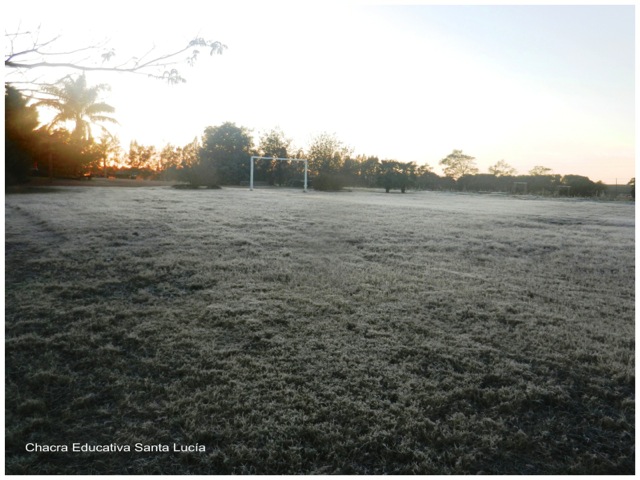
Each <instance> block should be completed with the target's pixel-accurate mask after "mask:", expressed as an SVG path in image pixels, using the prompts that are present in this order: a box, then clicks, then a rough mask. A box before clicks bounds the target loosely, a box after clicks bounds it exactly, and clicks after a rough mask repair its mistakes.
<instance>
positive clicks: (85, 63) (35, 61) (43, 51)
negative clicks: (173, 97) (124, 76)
mask: <svg viewBox="0 0 640 480" xmlns="http://www.w3.org/2000/svg"><path fill="white" fill-rule="evenodd" d="M60 38H61V37H60V36H56V37H53V38H48V39H45V40H42V39H41V33H40V28H39V27H38V28H37V29H36V30H34V31H16V32H11V33H5V45H6V48H5V56H4V66H5V71H6V72H7V77H8V76H11V78H10V79H8V80H7V78H6V77H5V81H8V83H12V84H15V85H14V86H16V87H18V88H19V89H24V90H25V91H28V92H31V93H36V91H34V89H33V88H34V87H37V86H38V83H39V82H40V81H41V80H37V79H38V78H39V77H41V76H42V72H43V71H57V72H66V73H69V72H72V71H82V72H87V71H102V72H117V73H129V74H135V75H144V76H147V77H151V78H156V79H161V80H165V81H167V82H168V83H171V84H176V83H184V82H185V81H186V80H185V78H184V77H183V76H182V75H181V74H180V72H179V71H178V70H177V68H176V67H177V66H179V65H181V64H184V63H187V64H188V65H190V66H193V65H194V64H195V62H196V61H197V59H198V57H199V55H200V50H201V49H206V50H209V54H210V55H214V54H218V55H219V54H222V53H223V52H224V50H226V48H227V46H226V45H224V44H223V43H221V42H219V41H212V40H205V39H204V38H203V37H200V36H198V37H195V38H193V39H192V40H191V41H189V42H188V43H187V44H186V45H184V46H183V47H181V48H176V49H174V50H170V51H157V50H156V48H155V47H152V48H151V49H149V50H148V51H147V52H146V53H142V54H140V55H131V56H130V57H128V58H122V57H121V56H119V55H118V54H117V52H116V51H115V49H113V48H112V47H110V46H109V42H108V41H107V42H103V43H98V44H92V45H86V46H83V47H79V48H76V49H73V50H60V49H58V48H57V42H58V41H59V40H60Z"/></svg>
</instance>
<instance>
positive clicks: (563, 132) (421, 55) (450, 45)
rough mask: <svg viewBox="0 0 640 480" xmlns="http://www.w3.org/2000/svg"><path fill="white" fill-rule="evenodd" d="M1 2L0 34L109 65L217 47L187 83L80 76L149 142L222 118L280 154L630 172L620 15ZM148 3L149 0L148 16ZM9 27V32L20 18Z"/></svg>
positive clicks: (526, 9)
mask: <svg viewBox="0 0 640 480" xmlns="http://www.w3.org/2000/svg"><path fill="white" fill-rule="evenodd" d="M12 3H13V4H12V5H9V6H4V7H3V10H5V16H6V18H5V20H4V22H5V24H6V25H5V31H15V29H16V28H17V27H16V26H17V25H18V24H20V27H19V28H21V29H23V30H24V29H26V28H29V29H30V28H33V27H34V26H36V25H40V26H41V27H40V28H41V38H46V35H55V34H61V38H60V40H59V41H58V44H59V45H60V47H61V48H62V47H64V46H66V45H71V46H75V47H78V46H84V45H87V44H90V43H92V42H95V41H98V40H104V39H109V40H110V44H109V45H110V46H112V47H113V48H114V49H115V51H116V54H117V58H122V59H125V58H129V57H131V56H136V55H142V54H144V53H145V52H146V51H148V50H149V49H150V48H152V47H154V46H155V48H156V49H157V51H161V50H163V49H165V50H170V49H172V48H173V49H175V48H178V47H181V46H182V45H184V44H186V43H187V42H188V41H189V40H190V39H191V38H193V37H195V36H196V35H198V36H202V37H204V38H207V39H210V40H219V41H221V42H223V43H224V44H226V45H227V46H228V48H227V50H226V51H225V52H224V54H223V55H221V56H213V57H210V56H209V55H208V54H204V53H203V55H202V56H201V58H200V59H199V60H198V62H197V64H196V66H195V67H189V66H187V65H184V66H181V67H180V72H181V73H182V74H183V76H185V77H186V78H187V83H186V84H181V85H167V84H165V83H163V82H159V81H155V80H152V79H149V78H142V77H134V76H131V75H122V74H118V75H114V74H109V75H105V74H98V73H94V72H91V73H89V74H87V79H88V81H89V83H90V84H94V83H104V82H106V83H109V84H110V85H111V91H110V92H109V93H107V94H105V97H104V100H105V101H106V102H107V103H109V104H111V105H113V106H114V107H115V108H116V113H115V116H116V118H117V119H118V121H119V126H117V127H110V130H112V131H113V133H116V134H117V135H118V137H119V139H120V141H121V143H122V145H123V147H124V148H125V149H126V148H128V144H129V142H130V141H131V140H134V139H135V140H137V141H138V142H139V143H142V144H145V145H149V144H153V145H156V146H158V147H159V148H161V147H162V146H164V145H166V144H167V143H171V144H173V145H185V144H187V143H189V142H191V141H192V140H193V139H194V138H195V137H201V136H202V134H203V132H204V129H205V128H206V127H207V126H216V125H220V124H222V123H224V122H227V121H230V122H234V123H235V124H236V125H238V126H242V127H246V128H248V129H250V130H251V131H252V133H253V135H254V137H255V140H256V143H257V142H258V139H259V137H260V135H262V134H264V133H266V132H267V131H269V130H271V129H273V128H280V129H281V130H282V131H283V132H284V133H285V135H286V136H287V137H288V138H290V139H291V140H292V142H293V145H294V146H295V147H300V148H303V149H304V148H305V147H307V146H308V145H309V144H310V143H311V142H312V140H313V138H314V137H315V136H317V135H319V134H321V133H330V134H334V135H335V136H336V137H337V138H338V139H339V140H341V141H342V142H344V144H345V145H347V146H349V147H350V148H351V149H352V151H353V154H354V155H357V154H364V155H375V156H377V157H378V158H380V159H396V160H400V161H405V162H409V161H413V162H416V163H418V164H421V165H422V164H428V165H430V166H431V167H432V168H433V170H434V171H435V172H436V173H439V174H441V173H442V169H441V168H440V166H439V161H440V160H442V159H443V158H445V157H446V156H447V155H448V154H449V153H451V152H452V151H453V150H454V149H455V150H462V151H463V152H464V153H465V154H468V155H471V156H473V157H475V158H476V163H477V166H478V167H479V169H480V172H481V173H487V171H488V168H489V167H490V166H491V165H494V164H495V163H497V162H498V161H499V160H505V161H506V162H507V163H509V164H510V165H512V166H513V167H514V168H516V170H517V171H518V173H520V174H526V173H527V172H528V171H529V170H531V169H532V168H533V167H534V166H537V165H542V166H545V167H548V168H551V169H552V171H553V173H558V174H563V175H564V174H578V175H585V176H588V177H589V178H591V179H592V180H602V181H604V182H605V183H614V182H616V181H617V182H618V183H626V182H627V181H628V180H629V179H630V178H631V177H634V176H635V150H636V146H635V7H634V6H633V4H629V5H622V6H559V5H545V6H543V5H534V6H520V5H495V6H476V5H466V6H436V5H428V4H410V5H398V4H394V3H390V4H387V5H385V4H382V3H362V2H360V3H353V2H340V3H338V2H331V1H325V2H322V3H317V2H296V3H290V2H271V1H263V2H259V3H258V2H248V1H243V0H235V1H233V2H222V1H208V2H196V1H191V0H183V1H181V2H158V3H154V4H153V5H154V7H153V8H148V5H149V3H148V2H129V3H128V4H127V7H126V8H122V7H120V5H121V4H120V3H114V4H113V5H107V4H100V3H97V2H76V1H69V0H67V1H65V0H61V1H59V2H44V1H30V0H24V1H21V2H12ZM156 5H158V6H156ZM20 22H21V23H20Z"/></svg>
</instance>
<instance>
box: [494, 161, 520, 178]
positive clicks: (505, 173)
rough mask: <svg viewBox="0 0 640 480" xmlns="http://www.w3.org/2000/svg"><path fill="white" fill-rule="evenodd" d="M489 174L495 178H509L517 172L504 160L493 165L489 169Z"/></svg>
mask: <svg viewBox="0 0 640 480" xmlns="http://www.w3.org/2000/svg"><path fill="white" fill-rule="evenodd" d="M489 173H490V174H492V175H495V176H496V177H509V176H513V175H516V174H517V171H516V169H515V168H513V167H512V166H511V165H509V164H508V163H507V162H505V161H504V160H500V161H499V162H498V163H496V164H495V165H493V166H491V167H489Z"/></svg>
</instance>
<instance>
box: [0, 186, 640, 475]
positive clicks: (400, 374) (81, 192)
mask: <svg viewBox="0 0 640 480" xmlns="http://www.w3.org/2000/svg"><path fill="white" fill-rule="evenodd" d="M5 215H6V216H5V228H6V254H5V261H6V277H5V279H6V294H5V300H6V317H5V318H6V326H5V332H6V473H8V474H23V473H28V474H39V473H57V474H60V473H66V474H74V473H82V474H91V473H102V474H141V473H144V474H154V473H164V474H186V473H197V474H216V473H218V474H222V473H235V474H251V473H253V474H283V473H287V474H298V473H306V474H319V473H324V474H332V473H340V474H354V473H359V474H411V473H420V474H471V473H485V474H562V473H564V474H605V473H625V474H632V473H634V471H635V460H634V457H635V440H634V438H635V431H634V422H635V407H634V401H635V388H634V383H635V371H634V352H635V340H634V336H635V333H634V309H635V297H634V295H635V293H634V272H635V257H634V225H635V220H634V205H633V204H631V203H624V202H617V203H614V202H594V201H579V200H571V199H565V200H558V199H541V198H535V197H519V198H515V197H509V196H498V195H470V194H469V195H465V194H453V193H435V192H410V193H408V194H405V195H402V194H399V193H398V194H385V193H383V192H381V191H380V192H376V191H354V192H340V193H318V192H313V191H311V192H309V193H306V194H304V193H302V192H301V191H296V190H275V189H262V190H260V189H258V190H255V191H253V192H250V191H248V190H247V189H240V188H225V189H222V190H199V191H185V190H174V189H171V188H168V187H149V188H136V189H133V188H105V187H73V188H58V189H54V190H51V191H48V190H46V189H41V190H35V191H34V193H30V194H14V195H7V196H6V203H5ZM30 442H31V443H38V444H41V445H60V444H66V445H71V444H73V443H81V444H89V445H111V444H116V445H131V446H132V449H133V445H135V444H136V443H142V444H148V445H157V444H168V445H172V444H173V443H176V444H180V445H195V444H198V445H204V446H205V450H206V451H205V452H191V453H184V452H183V453H173V452H170V453H157V452H156V453H137V452H133V451H132V452H129V453H72V452H68V453H60V452H58V453H44V452H27V451H26V450H25V445H26V444H28V443H30Z"/></svg>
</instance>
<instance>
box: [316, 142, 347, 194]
mask: <svg viewBox="0 0 640 480" xmlns="http://www.w3.org/2000/svg"><path fill="white" fill-rule="evenodd" d="M349 153H350V149H349V148H347V147H346V146H345V145H344V144H343V143H342V142H341V141H340V140H338V139H337V138H336V136H335V135H332V134H329V133H321V134H320V135H317V136H316V137H315V138H314V139H313V141H312V142H311V145H310V146H309V148H308V151H307V158H308V159H309V169H310V173H311V175H313V176H314V178H313V188H314V189H316V190H340V189H341V188H342V187H344V185H345V179H344V178H343V177H342V171H341V170H342V167H343V165H344V160H345V158H347V156H348V155H349Z"/></svg>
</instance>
